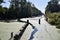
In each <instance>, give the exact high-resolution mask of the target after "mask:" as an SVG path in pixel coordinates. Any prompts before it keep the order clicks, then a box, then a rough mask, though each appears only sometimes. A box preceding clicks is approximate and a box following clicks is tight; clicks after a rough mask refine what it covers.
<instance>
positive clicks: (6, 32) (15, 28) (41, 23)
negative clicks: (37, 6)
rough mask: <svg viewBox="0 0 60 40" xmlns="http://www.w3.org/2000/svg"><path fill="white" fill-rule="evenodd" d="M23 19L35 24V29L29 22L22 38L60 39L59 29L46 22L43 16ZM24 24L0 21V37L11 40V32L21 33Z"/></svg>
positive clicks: (37, 39) (34, 39)
mask: <svg viewBox="0 0 60 40" xmlns="http://www.w3.org/2000/svg"><path fill="white" fill-rule="evenodd" d="M39 19H40V20H39ZM21 20H23V21H27V20H29V22H30V23H31V24H33V26H34V29H33V28H32V26H31V25H30V24H29V25H28V27H27V28H26V30H25V32H24V33H23V35H22V37H21V39H20V40H60V33H59V32H58V30H57V29H56V28H55V26H52V25H50V24H49V23H48V22H46V21H45V18H44V17H43V16H42V17H34V18H23V19H21ZM15 21H16V20H15ZM24 24H25V23H22V22H10V23H6V22H0V39H1V40H9V38H10V37H11V34H12V35H13V36H15V34H19V30H20V29H21V28H22V26H23V25H24ZM11 32H13V33H11ZM11 40H13V39H11Z"/></svg>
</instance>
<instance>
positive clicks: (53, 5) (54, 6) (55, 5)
mask: <svg viewBox="0 0 60 40" xmlns="http://www.w3.org/2000/svg"><path fill="white" fill-rule="evenodd" d="M47 12H51V13H52V12H60V4H59V1H58V0H50V1H49V2H48V5H47V6H46V10H45V13H47Z"/></svg>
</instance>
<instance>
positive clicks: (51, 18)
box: [45, 12, 60, 28]
mask: <svg viewBox="0 0 60 40" xmlns="http://www.w3.org/2000/svg"><path fill="white" fill-rule="evenodd" d="M45 16H46V17H48V20H47V21H48V22H49V23H50V24H52V25H56V26H57V28H60V12H59V13H47V14H45Z"/></svg>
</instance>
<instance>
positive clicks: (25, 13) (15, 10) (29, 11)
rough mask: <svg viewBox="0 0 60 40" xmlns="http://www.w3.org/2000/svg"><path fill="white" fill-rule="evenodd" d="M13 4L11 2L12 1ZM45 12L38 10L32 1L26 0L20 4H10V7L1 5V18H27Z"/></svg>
mask: <svg viewBox="0 0 60 40" xmlns="http://www.w3.org/2000/svg"><path fill="white" fill-rule="evenodd" d="M10 4H11V3H10ZM42 14H43V13H42V12H41V11H40V10H38V9H37V8H36V7H35V6H34V5H33V4H31V3H30V2H25V3H22V4H21V5H20V7H18V6H16V7H15V6H14V5H12V4H11V5H10V7H9V8H7V7H2V6H1V5H0V20H1V19H20V18H27V17H33V16H40V15H42Z"/></svg>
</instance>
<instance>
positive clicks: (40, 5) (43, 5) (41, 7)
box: [2, 0, 50, 13]
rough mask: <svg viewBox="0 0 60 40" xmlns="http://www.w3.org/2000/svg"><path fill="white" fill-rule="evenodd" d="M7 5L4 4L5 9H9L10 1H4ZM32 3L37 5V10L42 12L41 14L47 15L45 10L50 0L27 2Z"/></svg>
mask: <svg viewBox="0 0 60 40" xmlns="http://www.w3.org/2000/svg"><path fill="white" fill-rule="evenodd" d="M4 1H5V3H2V5H3V7H8V8H9V5H10V3H9V0H4ZM27 1H30V2H31V3H32V4H34V5H35V7H36V8H38V9H39V10H41V12H43V13H45V8H46V6H47V4H48V2H49V1H50V0H27Z"/></svg>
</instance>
